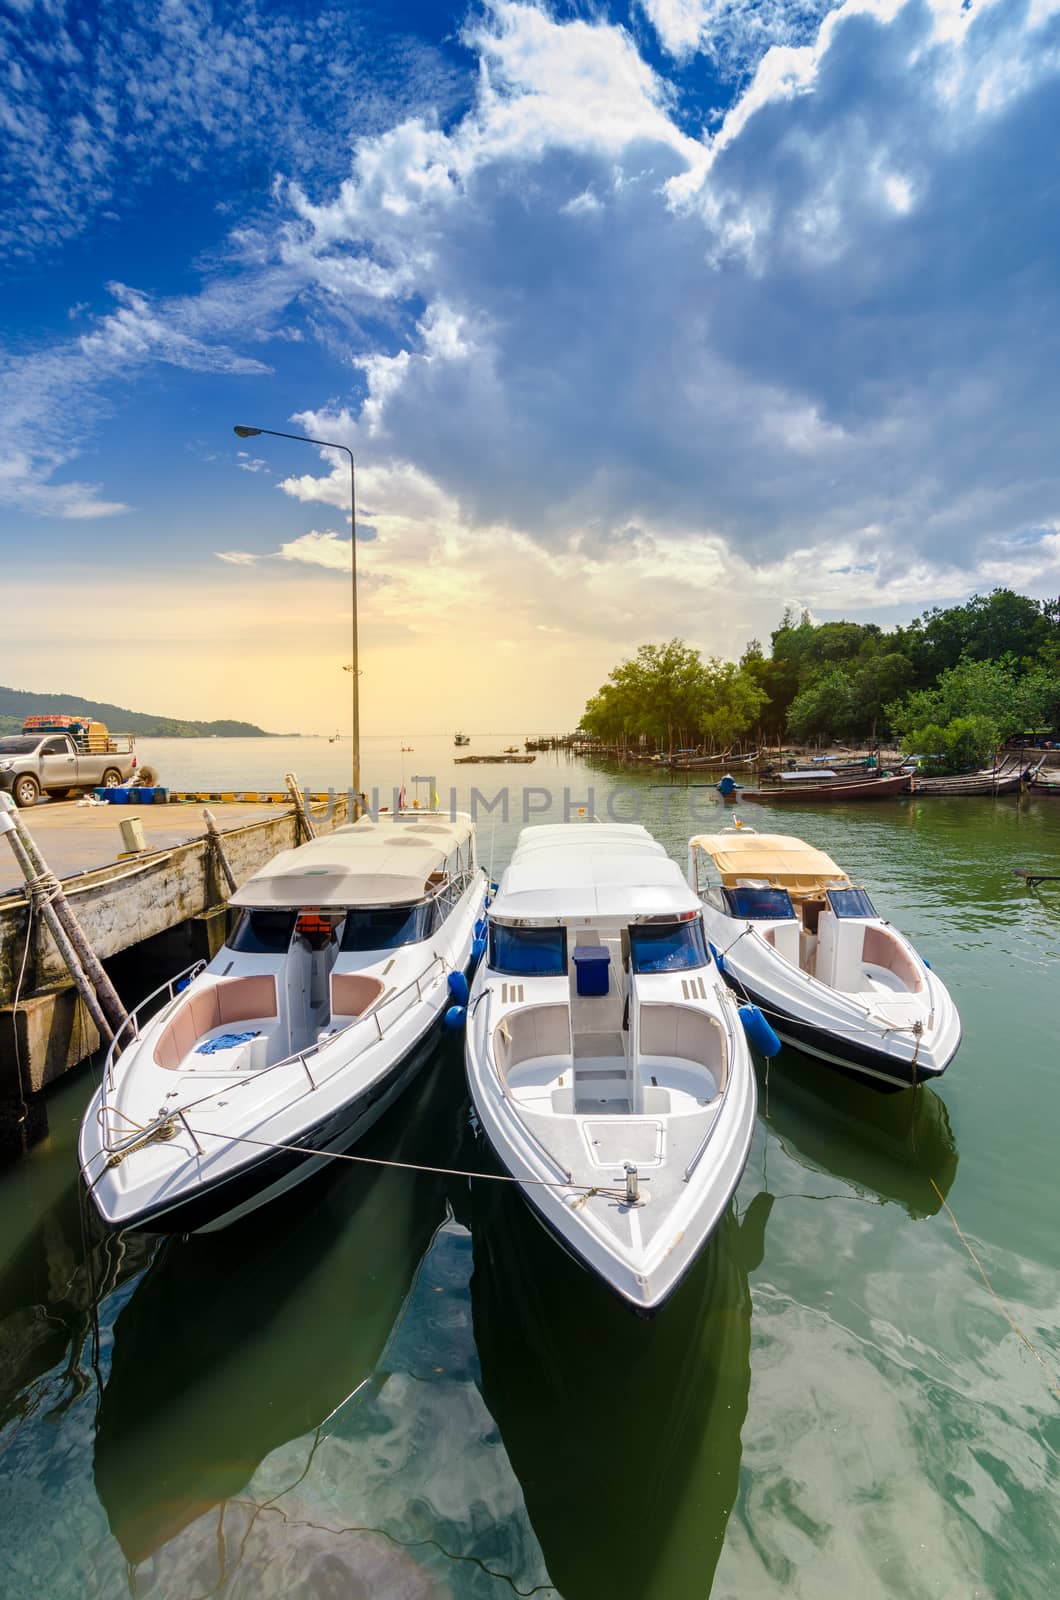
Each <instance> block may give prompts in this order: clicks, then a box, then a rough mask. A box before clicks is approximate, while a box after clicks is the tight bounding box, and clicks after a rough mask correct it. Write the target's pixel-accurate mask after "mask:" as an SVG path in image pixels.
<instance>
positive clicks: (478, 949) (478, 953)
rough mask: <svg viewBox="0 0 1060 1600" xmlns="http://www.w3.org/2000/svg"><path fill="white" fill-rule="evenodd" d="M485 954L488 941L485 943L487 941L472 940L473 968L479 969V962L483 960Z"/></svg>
mask: <svg viewBox="0 0 1060 1600" xmlns="http://www.w3.org/2000/svg"><path fill="white" fill-rule="evenodd" d="M485 954H486V941H485V939H472V941H471V965H472V966H473V967H477V966H478V964H479V962H480V961H481V960H482V957H483V956H484V955H485Z"/></svg>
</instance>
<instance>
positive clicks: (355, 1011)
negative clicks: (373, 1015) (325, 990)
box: [331, 972, 386, 1017]
mask: <svg viewBox="0 0 1060 1600" xmlns="http://www.w3.org/2000/svg"><path fill="white" fill-rule="evenodd" d="M385 987H386V985H385V984H384V983H383V981H382V979H381V978H369V977H366V976H365V974H364V973H363V972H333V973H332V974H331V1015H332V1016H333V1017H360V1016H363V1015H364V1013H365V1012H366V1011H367V1010H368V1007H369V1006H370V1005H373V1004H374V1003H375V1001H376V1000H378V999H379V996H380V995H381V994H382V992H383V990H384V988H385Z"/></svg>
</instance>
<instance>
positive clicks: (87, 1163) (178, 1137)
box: [79, 873, 486, 1233]
mask: <svg viewBox="0 0 1060 1600" xmlns="http://www.w3.org/2000/svg"><path fill="white" fill-rule="evenodd" d="M485 887H486V885H485V879H484V876H483V875H482V874H481V873H477V874H476V875H475V877H474V879H473V880H472V881H471V883H470V884H469V885H468V887H467V888H466V889H465V891H464V894H463V895H462V897H461V899H460V901H459V902H458V903H457V905H456V906H455V907H454V909H453V911H452V913H451V914H450V916H449V917H448V919H447V920H446V922H445V924H444V925H443V927H442V928H441V929H440V930H439V932H438V933H437V934H435V935H434V937H433V938H431V939H430V940H429V941H427V942H426V944H425V945H420V944H412V945H406V946H402V947H401V948H400V949H397V950H395V951H393V952H389V953H387V954H386V960H385V961H381V962H380V970H381V971H383V970H386V971H387V978H386V979H385V980H381V982H382V981H388V982H389V983H390V985H391V990H392V991H393V994H394V998H393V1000H391V1001H388V1000H387V999H386V998H384V999H383V1001H381V1002H380V1004H379V1005H378V1006H376V1008H375V1010H374V1011H372V1012H369V1013H368V1014H367V1015H365V1016H363V1017H361V1018H359V1019H357V1020H355V1021H354V1022H353V1023H351V1024H350V1025H349V1026H347V1027H345V1028H343V1029H342V1030H341V1031H338V1032H335V1033H334V1034H332V1035H331V1036H330V1038H328V1039H326V1040H325V1041H324V1042H322V1043H321V1044H320V1045H319V1046H318V1047H317V1048H316V1049H315V1050H312V1051H305V1052H303V1053H302V1055H296V1056H294V1057H293V1058H292V1059H289V1060H286V1061H284V1062H281V1063H279V1064H277V1065H275V1066H272V1067H266V1068H264V1069H262V1070H260V1071H257V1072H242V1073H228V1074H223V1073H220V1072H218V1073H211V1069H210V1067H209V1065H205V1066H200V1067H198V1068H197V1069H196V1071H195V1074H194V1077H193V1075H192V1073H190V1072H185V1071H173V1070H169V1069H167V1068H165V1067H162V1066H159V1065H158V1064H157V1059H156V1052H157V1048H158V1041H159V1038H160V1036H161V1035H162V1033H163V1031H164V1030H165V1028H166V1026H167V1023H168V1021H170V1020H171V1019H172V1015H173V1012H174V1008H175V1007H176V1006H178V1005H179V1004H180V1003H181V1002H182V1001H183V1000H184V998H185V997H184V996H183V995H179V996H177V997H176V999H175V1000H174V1001H172V1002H171V1004H170V1005H168V1006H166V1007H165V1008H164V1009H163V1010H162V1011H161V1012H160V1013H158V1015H157V1016H156V1017H154V1018H153V1019H152V1020H151V1022H150V1023H149V1024H148V1025H147V1026H146V1027H145V1028H144V1029H143V1030H142V1031H141V1033H140V1035H139V1037H138V1038H137V1039H136V1040H134V1041H133V1043H132V1044H131V1045H130V1046H129V1048H128V1049H127V1051H126V1053H125V1054H124V1055H123V1056H122V1057H120V1059H119V1060H118V1062H117V1063H116V1065H115V1067H114V1072H113V1082H111V1083H108V1081H107V1078H106V1075H105V1079H104V1084H103V1085H102V1086H101V1088H100V1090H98V1091H97V1093H96V1095H95V1096H94V1098H93V1101H92V1102H91V1104H90V1106H89V1108H88V1111H87V1112H86V1115H85V1118H84V1121H83V1123H82V1127H81V1135H80V1141H79V1154H80V1161H81V1170H82V1175H83V1178H84V1181H85V1183H86V1187H87V1188H88V1191H89V1193H90V1195H91V1197H92V1200H93V1202H94V1204H95V1206H96V1209H97V1211H98V1212H99V1214H100V1216H101V1218H102V1220H103V1222H104V1223H105V1224H106V1225H107V1226H109V1227H111V1228H115V1229H128V1228H132V1229H137V1230H140V1231H145V1232H164V1233H192V1232H211V1231H215V1230H217V1229H219V1228H223V1227H226V1226H228V1225H229V1224H230V1223H232V1222H234V1221H237V1220H238V1219H239V1218H241V1217H243V1216H246V1215H248V1214H249V1213H250V1212H252V1211H254V1210H257V1209H258V1208H259V1207H260V1206H262V1205H264V1204H266V1203H267V1202H268V1201H270V1200H272V1199H275V1198H276V1197H277V1196H279V1195H282V1194H283V1193H285V1192H286V1191H287V1190H289V1189H291V1188H293V1187H294V1186H295V1185H296V1184H298V1183H301V1182H303V1181H304V1180H305V1179H306V1178H308V1177H310V1176H311V1175H312V1174H313V1173H314V1172H315V1171H317V1170H318V1169H319V1168H320V1167H321V1166H322V1165H323V1164H324V1163H325V1162H326V1161H327V1159H328V1153H329V1152H332V1151H341V1150H346V1149H349V1147H350V1146H351V1145H353V1144H355V1143H356V1141H357V1140H358V1139H359V1138H360V1137H361V1136H362V1135H363V1134H364V1133H366V1132H367V1130H368V1129H369V1128H370V1127H371V1126H372V1125H373V1123H375V1122H376V1121H377V1120H378V1118H379V1117H380V1116H382V1114H383V1112H384V1111H385V1110H386V1109H387V1108H388V1107H389V1106H390V1105H392V1104H393V1102H394V1101H395V1100H396V1099H397V1097H398V1096H399V1095H400V1094H401V1093H402V1091H403V1090H404V1089H405V1088H406V1087H407V1086H408V1084H409V1083H411V1081H412V1079H413V1078H414V1077H415V1076H416V1074H417V1073H418V1072H419V1070H420V1068H421V1067H422V1066H423V1065H424V1063H425V1061H426V1060H427V1058H428V1056H429V1055H430V1053H431V1050H432V1048H433V1046H434V1043H435V1040H436V1038H437V1034H438V1029H439V1027H440V1024H441V1021H442V1018H443V1016H444V1014H445V1011H446V1009H447V1008H448V1006H449V1005H450V1003H451V999H452V996H451V992H450V988H449V982H448V978H449V974H450V973H451V972H454V971H458V972H465V971H466V970H467V968H468V966H469V963H470V961H471V954H472V942H473V939H474V930H475V925H476V923H477V922H478V920H479V918H480V917H481V916H482V913H483V908H484V898H485ZM224 953H225V952H222V954H224ZM218 960H220V958H218ZM215 965H216V963H212V964H211V966H215ZM388 969H389V970H388ZM371 971H372V969H371V968H370V967H366V968H364V969H362V973H361V974H359V975H367V974H370V973H371ZM421 973H422V976H421V975H419V974H421ZM207 979H212V981H217V978H216V974H211V969H207V971H206V972H205V973H204V974H203V975H202V980H198V979H197V980H196V982H197V983H198V982H200V981H203V980H207ZM220 981H221V982H223V981H224V978H223V977H222V978H221V980H220ZM402 986H404V987H402ZM188 993H189V994H190V993H191V991H190V990H189V991H188ZM403 996H404V997H405V998H407V1002H408V1003H407V1004H406V1003H405V998H403ZM388 1006H389V1010H388ZM303 1056H304V1057H306V1058H307V1059H303ZM158 1127H164V1128H165V1130H166V1137H164V1138H162V1139H158V1138H154V1137H150V1138H148V1137H145V1136H143V1135H141V1136H139V1137H138V1136H137V1132H136V1130H137V1128H140V1129H151V1128H158Z"/></svg>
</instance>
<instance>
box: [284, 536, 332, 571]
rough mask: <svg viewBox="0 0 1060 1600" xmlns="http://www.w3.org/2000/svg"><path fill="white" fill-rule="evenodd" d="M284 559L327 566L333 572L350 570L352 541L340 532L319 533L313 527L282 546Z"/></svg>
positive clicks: (309, 564)
mask: <svg viewBox="0 0 1060 1600" xmlns="http://www.w3.org/2000/svg"><path fill="white" fill-rule="evenodd" d="M278 554H279V556H280V559H281V560H282V561H301V562H304V563H306V564H307V565H308V566H311V567H327V569H328V570H329V571H331V572H349V570H350V541H349V539H345V538H343V537H342V536H341V535H340V534H337V533H332V532H330V531H328V532H326V533H318V532H317V531H316V529H315V528H314V529H312V530H311V531H310V532H309V533H303V534H302V535H301V536H300V537H299V538H297V539H291V540H289V541H288V542H287V543H286V544H282V545H281V546H280V549H279V552H278Z"/></svg>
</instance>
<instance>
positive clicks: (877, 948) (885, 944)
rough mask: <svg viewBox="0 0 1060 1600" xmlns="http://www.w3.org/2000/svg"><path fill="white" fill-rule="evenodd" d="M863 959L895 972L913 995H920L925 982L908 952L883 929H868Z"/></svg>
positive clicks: (862, 950)
mask: <svg viewBox="0 0 1060 1600" xmlns="http://www.w3.org/2000/svg"><path fill="white" fill-rule="evenodd" d="M861 959H862V961H864V962H866V964H867V965H868V966H871V967H885V968H886V969H887V970H888V971H889V972H893V973H894V975H895V977H896V978H897V979H898V980H899V982H901V983H903V984H904V985H905V987H906V988H907V989H908V990H909V991H910V993H911V994H919V993H920V991H921V989H923V987H924V980H923V978H922V977H921V976H920V973H919V972H918V971H917V968H916V967H915V966H914V964H913V962H912V960H911V959H910V957H909V954H908V952H907V951H905V950H903V948H902V946H901V945H900V944H899V943H898V940H897V939H892V938H891V937H890V935H889V934H887V933H885V932H884V930H883V929H882V928H866V929H865V942H864V944H863V945H862V947H861Z"/></svg>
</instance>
